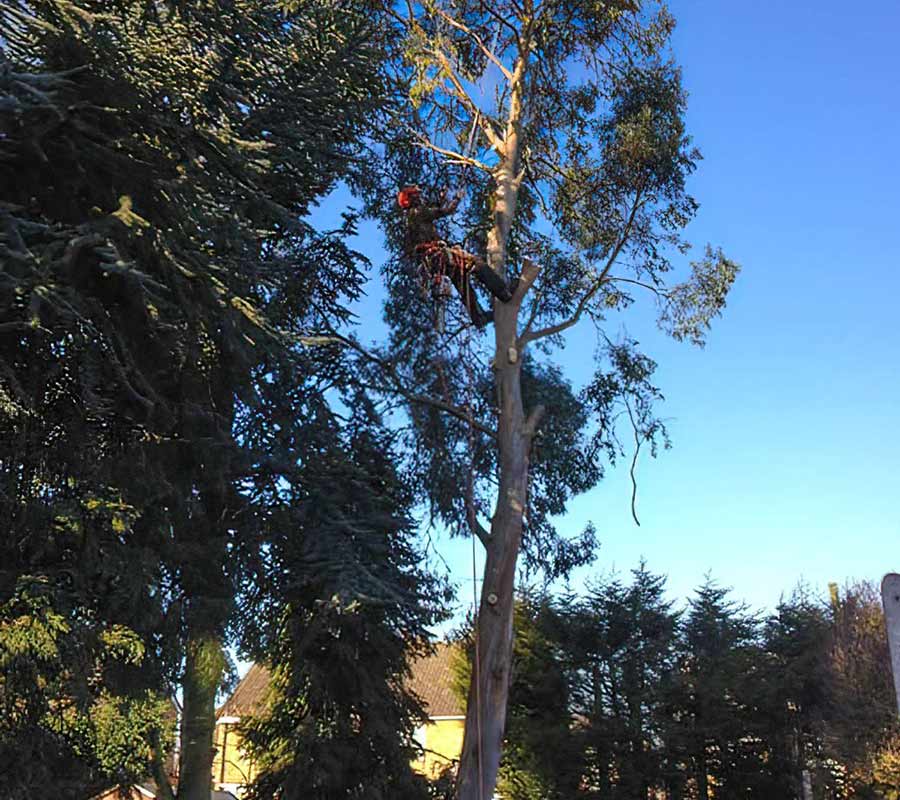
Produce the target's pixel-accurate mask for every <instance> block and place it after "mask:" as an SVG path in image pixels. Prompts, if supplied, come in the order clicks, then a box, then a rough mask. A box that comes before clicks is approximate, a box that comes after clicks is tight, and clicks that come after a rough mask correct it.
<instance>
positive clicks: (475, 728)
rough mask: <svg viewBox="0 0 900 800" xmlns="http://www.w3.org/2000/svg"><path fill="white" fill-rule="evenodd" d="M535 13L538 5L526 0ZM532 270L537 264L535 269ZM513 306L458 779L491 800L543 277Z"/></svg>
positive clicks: (498, 259) (527, 43) (500, 335)
mask: <svg viewBox="0 0 900 800" xmlns="http://www.w3.org/2000/svg"><path fill="white" fill-rule="evenodd" d="M525 5H526V10H527V11H528V12H529V13H530V11H531V8H532V4H531V1H530V0H526V4H525ZM531 28H532V26H531V22H527V23H526V24H525V30H524V31H523V34H522V36H521V38H520V51H519V55H518V57H517V59H516V63H515V66H514V68H513V73H512V76H511V79H510V100H509V111H508V116H507V124H506V130H505V133H504V136H503V146H502V148H501V149H500V164H499V165H498V167H497V169H496V171H495V172H494V180H495V183H496V185H495V187H494V196H493V225H492V227H491V230H490V231H489V232H488V237H487V261H488V264H489V265H490V267H491V269H493V270H494V271H495V272H497V273H498V274H499V275H501V276H503V278H504V279H505V278H506V277H507V242H508V240H509V234H510V231H511V230H512V226H513V222H514V220H515V217H516V207H517V205H518V200H519V186H520V183H521V180H522V175H521V173H520V170H521V147H522V119H523V99H524V91H525V75H526V71H527V68H528V63H529V57H530V48H531V34H532V30H531ZM528 267H529V268H531V267H533V265H531V264H529V265H528ZM530 272H531V274H530V277H529V278H527V279H526V276H525V272H524V271H523V279H522V281H521V282H520V284H519V287H518V289H517V290H516V292H515V293H514V296H513V299H512V300H511V301H510V302H509V303H498V302H495V303H494V337H495V344H496V350H495V353H494V365H495V366H494V371H495V380H496V386H497V397H498V405H499V411H500V414H499V421H498V425H497V451H498V458H497V463H498V464H499V473H500V474H499V489H498V494H497V505H496V508H495V509H494V517H493V519H492V521H491V530H490V535H489V538H488V540H487V541H486V542H485V543H484V544H485V550H486V560H485V565H484V580H483V582H482V588H481V602H480V604H479V610H478V619H477V620H476V625H475V628H476V632H475V635H476V645H477V646H476V656H475V662H474V665H473V670H472V678H471V682H470V684H469V696H468V706H467V708H466V725H465V733H464V737H463V750H462V755H461V757H460V764H459V773H458V775H457V783H456V793H457V798H458V800H491V798H492V797H493V796H494V788H495V786H496V785H497V773H498V771H499V769H500V758H501V755H502V750H503V736H504V732H505V730H506V706H507V700H508V697H509V683H510V673H511V666H512V652H513V597H514V591H515V576H516V562H517V561H518V557H519V549H520V547H521V544H522V529H523V517H524V513H525V507H526V504H527V493H528V466H529V454H530V451H531V441H532V439H533V437H534V428H535V426H536V424H537V421H538V419H539V417H540V414H541V413H542V409H540V410H536V411H534V412H531V413H530V414H529V416H528V418H527V419H526V415H525V409H524V407H523V404H522V356H523V353H522V352H520V350H519V347H520V344H519V341H518V333H519V330H518V327H519V326H518V321H519V309H520V308H521V304H522V300H523V298H524V296H525V293H526V292H527V291H528V289H529V288H530V284H531V282H533V281H534V279H535V278H536V277H537V271H536V269H535V270H530Z"/></svg>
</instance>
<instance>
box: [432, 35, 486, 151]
mask: <svg viewBox="0 0 900 800" xmlns="http://www.w3.org/2000/svg"><path fill="white" fill-rule="evenodd" d="M432 52H433V53H434V56H435V58H437V60H438V61H439V62H440V65H441V67H442V68H443V70H444V73H445V74H446V76H447V78H448V79H449V81H450V83H451V84H452V86H453V91H452V94H455V95H456V97H457V98H459V100H460V102H461V103H462V104H463V105H464V106H465V107H466V108H468V109H469V113H470V114H471V115H472V119H473V120H475V122H477V123H478V127H479V128H481V130H482V131H483V132H484V135H485V136H486V137H487V139H488V142H489V143H490V145H491V147H493V148H494V149H495V150H498V151H499V150H500V148H502V146H503V142H502V140H501V139H500V137H499V136H498V135H497V132H496V131H495V130H494V128H493V126H492V125H491V123H490V121H489V120H488V119H487V118H486V117H485V115H484V114H482V113H481V109H480V108H479V107H478V104H477V103H476V102H475V101H474V100H473V99H472V96H471V95H470V94H469V93H468V91H466V87H465V86H463V82H462V80H461V79H460V77H459V75H457V74H456V70H455V69H453V65H452V64H451V63H450V59H449V58H447V54H446V53H445V52H444V51H443V50H440V49H436V50H433V51H432Z"/></svg>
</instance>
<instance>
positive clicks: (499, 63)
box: [435, 8, 512, 81]
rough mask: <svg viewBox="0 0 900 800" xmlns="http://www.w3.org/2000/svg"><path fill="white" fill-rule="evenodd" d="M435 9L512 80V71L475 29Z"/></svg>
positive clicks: (441, 10)
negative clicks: (473, 42) (474, 43)
mask: <svg viewBox="0 0 900 800" xmlns="http://www.w3.org/2000/svg"><path fill="white" fill-rule="evenodd" d="M435 10H436V11H437V13H438V14H440V15H441V17H442V18H443V19H444V20H445V21H447V22H448V23H450V25H452V26H453V27H454V28H456V29H457V30H459V31H462V32H463V33H464V34H466V36H468V37H470V38H471V39H473V40H474V41H475V42H476V44H477V45H478V47H479V48H481V52H482V53H484V54H485V56H486V57H487V58H488V60H490V61H491V63H492V64H494V65H495V66H496V67H497V68H498V69H499V70H500V71H501V72H502V73H503V75H504V77H505V78H506V79H507V80H508V81H511V80H512V73H511V72H510V71H509V70H508V69H507V68H506V67H505V66H504V65H503V62H502V61H500V59H499V58H497V55H496V54H495V53H494V51H493V50H491V48H490V47H488V46H487V45H486V44H485V43H484V40H483V39H482V38H481V37H480V36H479V35H478V34H477V33H475V31H473V30H472V29H471V28H470V27H468V26H467V25H463V23H461V22H460V21H459V20H457V19H454V18H453V17H452V16H450V15H449V14H448V13H447V12H446V11H444V10H443V9H440V8H435Z"/></svg>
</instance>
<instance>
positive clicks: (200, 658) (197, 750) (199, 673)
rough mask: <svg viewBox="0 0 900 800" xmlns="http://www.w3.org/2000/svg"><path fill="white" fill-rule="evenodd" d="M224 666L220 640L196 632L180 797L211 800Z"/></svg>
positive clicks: (189, 664)
mask: <svg viewBox="0 0 900 800" xmlns="http://www.w3.org/2000/svg"><path fill="white" fill-rule="evenodd" d="M224 667H225V658H224V656H223V654H222V646H221V644H220V642H219V640H218V639H217V638H216V637H214V636H210V635H206V634H203V633H199V632H198V633H196V634H192V637H191V639H190V640H189V641H188V645H187V658H186V660H185V669H184V697H183V710H182V724H181V768H180V770H179V779H178V800H209V793H210V789H211V783H212V762H213V733H214V730H215V726H216V693H217V692H218V691H219V686H220V684H221V681H222V672H223V670H224Z"/></svg>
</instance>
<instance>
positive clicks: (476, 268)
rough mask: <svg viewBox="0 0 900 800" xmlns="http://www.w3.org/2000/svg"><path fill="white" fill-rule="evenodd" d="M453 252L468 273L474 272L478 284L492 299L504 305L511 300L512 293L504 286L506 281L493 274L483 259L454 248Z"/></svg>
mask: <svg viewBox="0 0 900 800" xmlns="http://www.w3.org/2000/svg"><path fill="white" fill-rule="evenodd" d="M454 252H455V253H456V254H457V257H458V258H460V259H461V260H463V261H464V262H465V263H466V266H467V267H468V271H470V272H474V273H475V277H476V278H478V281H479V283H481V285H482V286H484V288H485V289H487V290H488V291H489V292H490V293H491V294H492V295H493V296H494V297H496V298H497V299H498V300H500V301H501V302H504V303H508V302H509V301H510V300H512V291H511V290H510V288H509V286H507V285H506V281H504V280H503V278H501V277H500V276H499V275H498V274H497V273H496V272H494V270H492V269H491V268H490V267H489V266H488V265H487V262H486V261H485V260H484V259H483V258H479V257H478V256H475V255H472V254H471V253H467V252H465V251H464V250H462V249H461V248H454Z"/></svg>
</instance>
